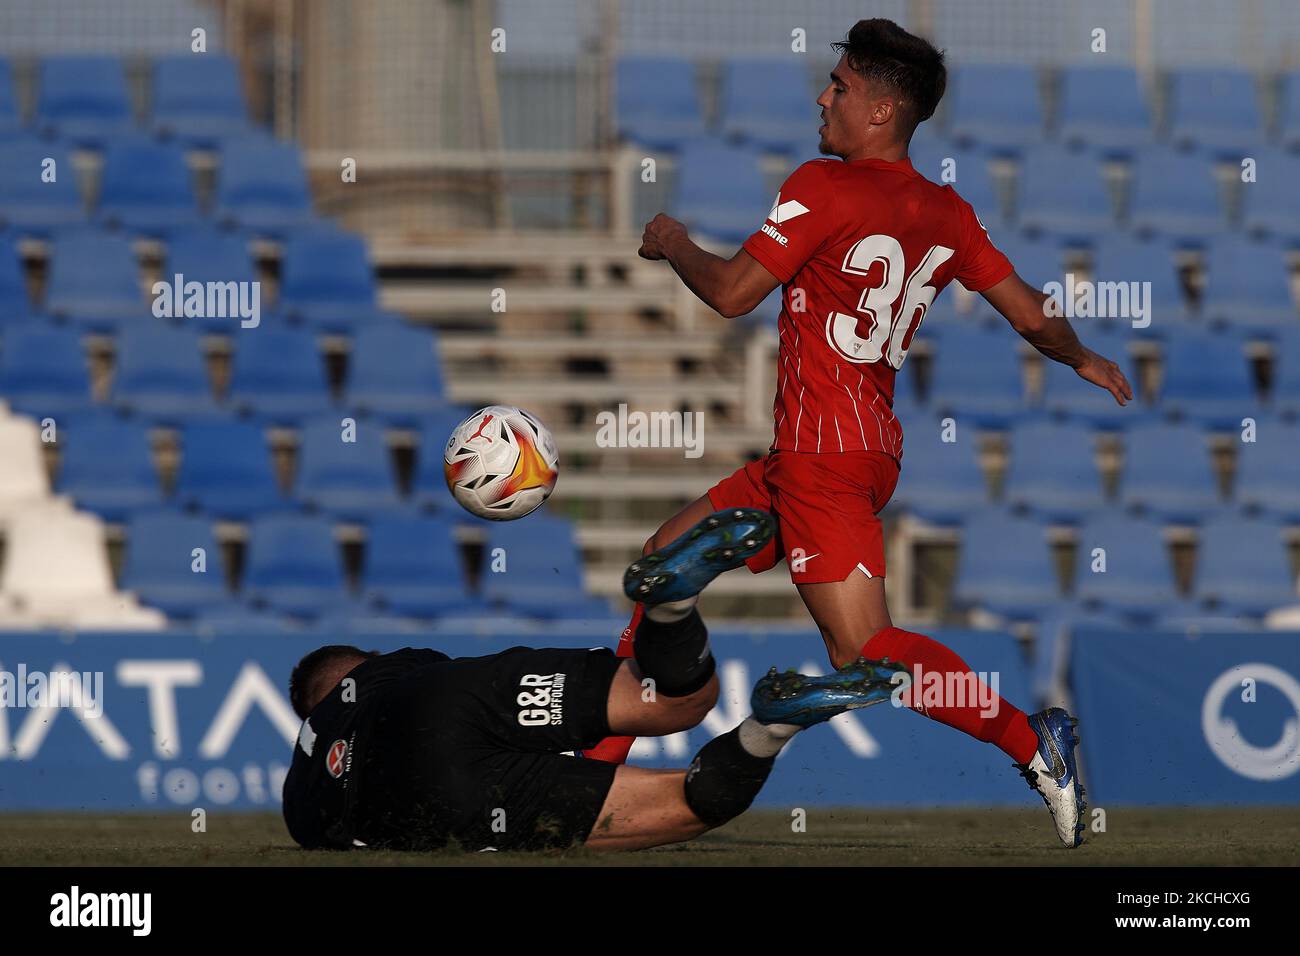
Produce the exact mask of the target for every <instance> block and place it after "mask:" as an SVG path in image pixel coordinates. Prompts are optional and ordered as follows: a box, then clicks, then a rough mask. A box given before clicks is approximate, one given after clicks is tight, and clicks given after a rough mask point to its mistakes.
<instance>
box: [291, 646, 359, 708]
mask: <svg viewBox="0 0 1300 956" xmlns="http://www.w3.org/2000/svg"><path fill="white" fill-rule="evenodd" d="M377 656H379V652H378V651H363V650H362V649H361V648H359V647H353V646H352V645H351V644H326V645H325V646H324V647H318V648H316V650H314V651H312V652H311V653H310V654H308V655H307V656H306V657H304V658H303V659H302V660H300V661H299V662H298V666H297V667H295V668H294V669H293V673H292V674H290V675H289V703H290V704H291V705H293V712H294V713H295V714H297V715H298V716H299V717H301V718H302V719H303V720H306V719H307V715H308V714H310V713H311V712H312V710H313V709H314V708H315V706H316V704H318V703H320V701H321V699H322V698H323V697H324V696H325V695H326V694H328V693H329V690H330V688H331V687H333V686H334V684H335V683H336V680H334V679H332V676H333V674H334V673H335V672H336V670H337V667H338V665H339V664H340V663H343V662H345V661H349V660H356V659H357V658H361V659H363V660H364V659H365V658H367V657H377Z"/></svg>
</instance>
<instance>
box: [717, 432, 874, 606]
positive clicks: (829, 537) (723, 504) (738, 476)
mask: <svg viewBox="0 0 1300 956" xmlns="http://www.w3.org/2000/svg"><path fill="white" fill-rule="evenodd" d="M898 470H899V469H898V462H896V461H895V460H894V459H893V458H891V457H890V456H889V455H886V454H885V453H884V452H879V451H846V452H836V453H833V454H826V455H818V454H809V453H806V452H792V451H773V452H769V453H768V455H767V457H766V458H760V459H759V460H758V461H751V462H750V463H749V464H748V465H745V467H743V468H741V469H740V470H739V471H737V472H736V473H735V474H733V475H731V476H729V477H727V478H723V479H722V480H721V481H720V482H718V483H717V484H716V485H714V486H713V487H712V488H710V489H709V501H710V502H712V504H713V507H714V508H716V509H718V510H719V511H721V510H723V509H724V508H735V507H747V508H761V509H763V510H764V511H767V512H769V513H771V514H772V515H774V516H775V517H776V522H777V524H776V527H777V531H776V536H775V537H774V538H773V539H772V541H770V542H768V545H767V547H766V548H764V549H763V550H762V551H760V552H759V553H758V554H756V555H754V556H753V557H752V558H750V559H749V560H748V561H746V562H745V563H746V564H748V565H749V570H750V571H752V572H754V573H755V574H757V573H758V572H760V571H766V570H768V569H769V568H772V567H774V566H775V565H776V563H777V562H778V561H780V560H781V559H782V558H785V559H786V560H787V562H788V564H789V566H790V579H791V580H792V581H794V583H795V584H818V583H821V582H825V581H843V580H844V579H845V578H847V577H848V576H849V574H850V573H851V572H852V571H853V570H854V569H855V568H856V569H859V570H861V571H862V572H863V573H864V574H866V575H867V577H872V578H883V577H884V576H885V537H884V534H883V532H882V530H881V526H880V519H879V518H877V517H876V514H877V513H878V512H879V511H880V510H881V509H882V508H884V507H885V503H886V502H887V501H889V498H890V496H891V495H893V493H894V486H895V485H896V484H898Z"/></svg>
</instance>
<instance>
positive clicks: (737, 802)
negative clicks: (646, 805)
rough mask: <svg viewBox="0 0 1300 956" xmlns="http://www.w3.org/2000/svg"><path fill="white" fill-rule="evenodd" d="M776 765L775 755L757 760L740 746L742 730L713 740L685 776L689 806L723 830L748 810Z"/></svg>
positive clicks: (729, 732)
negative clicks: (728, 823) (723, 827)
mask: <svg viewBox="0 0 1300 956" xmlns="http://www.w3.org/2000/svg"><path fill="white" fill-rule="evenodd" d="M742 726H743V725H742ZM774 763H776V755H775V754H773V755H772V756H770V757H755V756H754V755H753V754H751V753H750V752H749V751H748V750H746V749H745V748H744V747H743V746H742V745H741V741H740V727H737V728H735V729H734V730H731V731H728V732H727V733H725V734H723V735H722V736H720V737H714V738H713V739H712V740H710V741H709V742H708V743H707V744H705V745H704V746H703V747H702V748H701V749H700V752H699V753H698V754H696V755H695V759H694V760H693V761H692V762H691V768H690V770H688V771H687V772H686V805H687V806H689V807H690V808H691V812H692V813H694V814H695V815H696V816H697V817H699V818H700V819H701V820H702V821H703V822H705V823H707V824H708V825H709V826H711V827H720V826H722V824H724V823H726V822H727V821H728V820H731V819H733V818H734V817H738V816H740V815H741V814H742V813H744V812H745V811H746V810H748V809H749V805H750V804H751V803H753V802H754V798H755V797H757V796H758V791H760V790H762V789H763V784H764V783H766V782H767V775H768V774H770V773H771V772H772V765H773V764H774Z"/></svg>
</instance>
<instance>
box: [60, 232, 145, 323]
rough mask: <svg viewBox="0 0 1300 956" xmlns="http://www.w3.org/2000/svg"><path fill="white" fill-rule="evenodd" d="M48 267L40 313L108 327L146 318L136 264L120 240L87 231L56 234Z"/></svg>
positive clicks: (128, 249)
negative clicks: (56, 237)
mask: <svg viewBox="0 0 1300 956" xmlns="http://www.w3.org/2000/svg"><path fill="white" fill-rule="evenodd" d="M49 269H50V272H49V279H48V284H47V286H46V293H45V311H47V312H49V313H50V314H52V315H55V316H59V317H65V318H68V319H70V320H71V321H73V322H77V323H81V324H85V325H88V326H95V327H107V328H112V327H113V326H115V325H116V324H117V323H119V322H124V321H125V322H131V321H132V320H139V319H142V318H143V319H146V320H148V319H149V318H150V316H149V304H148V302H147V301H146V300H145V297H144V295H143V294H142V290H141V287H140V264H139V262H138V261H137V260H136V257H135V253H134V252H133V251H132V249H131V244H130V243H129V242H128V241H127V240H126V239H124V238H122V237H121V236H118V235H112V234H109V233H105V232H98V231H96V230H92V229H78V230H75V231H73V232H68V233H64V234H61V235H60V236H59V237H58V239H57V240H56V241H55V242H54V246H53V249H52V250H51V252H50V264H49Z"/></svg>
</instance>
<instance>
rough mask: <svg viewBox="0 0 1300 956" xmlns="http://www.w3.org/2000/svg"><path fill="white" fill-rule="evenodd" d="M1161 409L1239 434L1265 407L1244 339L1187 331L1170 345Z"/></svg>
mask: <svg viewBox="0 0 1300 956" xmlns="http://www.w3.org/2000/svg"><path fill="white" fill-rule="evenodd" d="M1160 405H1161V407H1162V408H1163V409H1164V410H1165V411H1168V412H1172V413H1174V414H1175V415H1181V416H1185V417H1186V418H1188V419H1190V420H1191V421H1193V422H1195V423H1198V424H1200V425H1204V426H1206V427H1209V428H1219V429H1228V430H1236V429H1239V428H1240V427H1241V419H1242V418H1243V417H1244V416H1246V415H1257V414H1258V413H1259V408H1260V403H1259V401H1258V399H1257V398H1256V396H1255V384H1254V382H1253V380H1252V379H1251V376H1250V369H1249V366H1248V365H1247V362H1246V354H1245V351H1244V350H1243V348H1242V341H1241V338H1240V337H1239V336H1236V335H1232V334H1224V333H1213V332H1199V331H1198V332H1193V331H1187V332H1184V333H1182V334H1180V335H1178V336H1175V337H1172V338H1170V340H1169V341H1168V342H1167V343H1166V345H1165V354H1164V382H1163V384H1162V385H1161V389H1160Z"/></svg>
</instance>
